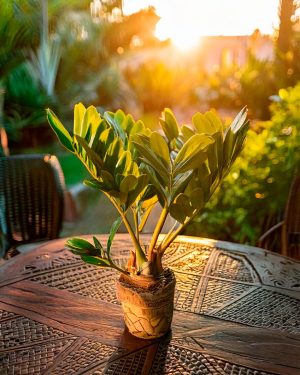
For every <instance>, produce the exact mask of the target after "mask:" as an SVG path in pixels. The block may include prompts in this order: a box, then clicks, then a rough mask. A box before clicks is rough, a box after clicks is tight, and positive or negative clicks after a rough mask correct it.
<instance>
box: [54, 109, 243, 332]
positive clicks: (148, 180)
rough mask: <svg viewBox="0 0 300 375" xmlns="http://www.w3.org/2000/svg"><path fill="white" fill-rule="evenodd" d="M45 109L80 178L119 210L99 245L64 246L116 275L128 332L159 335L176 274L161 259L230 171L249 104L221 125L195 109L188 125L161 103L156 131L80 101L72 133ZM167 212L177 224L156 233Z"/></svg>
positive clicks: (72, 242)
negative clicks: (79, 165) (122, 243)
mask: <svg viewBox="0 0 300 375" xmlns="http://www.w3.org/2000/svg"><path fill="white" fill-rule="evenodd" d="M47 115H48V121H49V123H50V125H51V127H52V129H53V130H54V132H55V133H56V135H57V137H58V139H59V140H60V142H61V143H62V145H63V146H64V147H65V148H66V149H67V150H68V151H70V152H71V153H73V154H75V155H76V156H77V157H78V158H79V159H80V160H81V161H82V162H83V164H84V165H85V167H86V168H87V170H88V172H89V173H90V175H91V178H90V179H87V180H85V181H84V184H86V185H88V186H90V187H92V188H95V189H98V190H99V191H101V192H103V193H104V194H105V195H106V196H107V197H108V199H109V200H110V201H111V203H112V204H113V205H114V206H115V208H116V210H117V211H118V213H119V218H118V219H117V220H116V221H115V222H114V223H113V225H112V227H111V231H110V235H109V237H108V241H107V244H106V245H105V246H103V245H102V244H101V243H100V241H99V240H98V239H97V238H96V237H93V243H92V242H89V241H87V240H85V239H81V238H71V239H69V240H67V242H66V246H67V247H68V248H69V249H70V250H71V251H72V252H73V253H74V254H76V255H78V256H80V257H81V259H82V260H83V261H84V262H87V263H90V264H93V265H96V266H99V267H109V268H112V269H115V270H116V271H118V272H119V273H120V278H119V280H118V281H117V292H118V296H119V298H120V300H121V301H122V306H123V309H124V314H125V322H126V325H127V326H128V328H129V330H130V332H131V333H133V334H134V335H136V336H139V337H143V338H152V337H158V336H161V335H163V334H164V333H165V332H167V331H168V330H169V329H170V324H171V320H172V314H173V296H174V287H175V277H174V274H173V272H172V271H171V270H168V269H164V268H163V265H162V257H163V255H164V254H165V252H166V250H167V249H168V247H169V246H170V244H171V243H172V242H173V241H174V240H175V238H176V236H177V235H178V234H179V233H181V231H182V230H183V229H184V228H185V227H186V226H187V225H188V224H189V223H190V222H191V221H192V220H193V219H194V218H195V217H197V216H198V215H199V214H200V213H201V211H202V209H203V207H204V205H205V204H206V202H208V201H209V199H210V198H211V196H212V194H213V193H214V192H215V191H216V189H217V188H218V186H219V184H220V182H221V181H222V179H223V178H224V177H225V176H226V175H227V174H228V172H229V170H230V168H231V166H232V164H233V162H234V161H235V159H236V157H237V156H238V154H239V153H240V151H241V149H242V147H243V144H244V140H245V136H246V132H247V129H248V124H249V122H248V120H247V110H246V109H245V108H244V109H243V110H241V112H240V113H239V114H238V115H237V116H236V118H235V119H234V120H233V122H232V123H231V125H230V126H227V127H225V126H224V124H223V123H222V121H221V119H220V118H219V117H218V116H217V115H216V113H215V112H213V111H210V112H207V113H205V114H201V113H196V114H195V115H194V116H193V118H192V124H191V125H179V124H178V122H177V120H176V117H175V116H174V114H173V112H172V111H171V110H170V109H165V110H164V111H163V113H162V117H161V118H160V120H159V122H160V130H159V131H152V130H150V129H148V128H147V127H146V126H145V125H144V124H143V122H142V121H140V120H138V121H135V120H134V119H133V117H132V116H131V115H126V114H124V112H123V111H121V110H118V111H116V112H105V113H104V114H103V115H101V114H100V113H99V112H98V111H97V109H96V108H95V107H93V106H90V107H88V108H85V107H84V105H83V104H81V103H79V104H77V105H75V108H74V128H73V132H72V133H70V132H69V131H68V130H67V129H66V128H65V127H64V126H63V125H62V123H61V122H60V120H59V119H58V118H57V117H56V115H55V114H54V113H53V112H52V111H51V110H50V109H48V110H47ZM157 202H159V204H160V205H161V207H162V210H161V214H160V216H159V218H158V220H157V224H156V226H155V228H154V231H153V234H152V238H151V240H150V243H149V244H144V243H142V240H141V238H140V233H141V232H142V230H143V227H144V225H145V223H146V221H147V219H148V217H149V214H150V212H151V210H152V209H153V207H154V206H155V204H156V203H157ZM168 215H170V216H171V217H173V218H174V219H175V220H176V224H175V226H174V227H173V228H172V229H171V230H170V231H169V232H168V233H167V234H165V235H164V236H161V237H160V234H161V232H162V228H163V226H164V223H165V221H166V218H167V217H168ZM122 222H123V223H124V225H125V227H126V229H127V231H128V233H129V235H130V238H131V240H132V249H131V251H130V254H129V258H128V263H127V265H126V267H121V266H120V264H117V263H116V262H114V260H113V256H112V253H111V246H112V242H113V238H114V236H115V233H116V232H117V230H118V228H119V226H120V224H121V223H122ZM168 299H169V302H168ZM166 301H167V303H166ZM160 304H161V306H160ZM150 307H153V308H150ZM133 316H134V319H133ZM141 321H142V322H143V324H142V325H141V324H139V323H140V322H141ZM141 326H143V327H144V329H140V327H141Z"/></svg>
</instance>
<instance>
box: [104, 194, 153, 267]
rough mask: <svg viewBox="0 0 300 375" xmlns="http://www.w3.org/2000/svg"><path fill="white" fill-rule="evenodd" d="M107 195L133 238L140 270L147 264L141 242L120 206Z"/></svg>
mask: <svg viewBox="0 0 300 375" xmlns="http://www.w3.org/2000/svg"><path fill="white" fill-rule="evenodd" d="M105 195H106V196H107V197H108V199H109V200H110V201H111V202H112V203H113V205H114V206H115V207H116V209H117V211H118V212H119V214H120V215H121V217H122V220H123V223H124V225H125V227H126V229H127V231H128V233H129V235H130V237H131V240H132V243H133V245H134V248H135V251H136V260H137V268H140V267H141V265H142V264H143V263H144V262H147V257H146V255H145V253H144V251H143V249H142V248H141V245H140V243H139V241H138V240H137V238H136V236H135V234H134V231H133V229H132V227H131V225H130V223H129V221H128V219H127V216H126V214H125V213H124V212H123V211H122V209H121V208H120V207H119V205H118V204H117V202H116V201H115V200H114V199H113V198H111V197H110V196H109V194H107V193H105Z"/></svg>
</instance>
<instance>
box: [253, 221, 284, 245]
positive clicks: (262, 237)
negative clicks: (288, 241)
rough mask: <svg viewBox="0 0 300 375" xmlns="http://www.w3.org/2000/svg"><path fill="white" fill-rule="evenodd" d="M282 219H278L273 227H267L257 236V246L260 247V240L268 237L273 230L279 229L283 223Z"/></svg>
mask: <svg viewBox="0 0 300 375" xmlns="http://www.w3.org/2000/svg"><path fill="white" fill-rule="evenodd" d="M283 223H284V222H283V221H280V222H279V223H277V224H275V225H273V227H271V228H270V229H268V230H267V231H266V232H265V233H264V234H263V235H262V236H260V237H259V239H258V246H259V247H261V246H260V245H261V244H262V242H263V241H264V240H265V239H266V238H267V237H269V235H270V234H272V233H273V232H275V231H276V230H277V229H279V228H280V227H282V225H283Z"/></svg>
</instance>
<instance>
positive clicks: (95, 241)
mask: <svg viewBox="0 0 300 375" xmlns="http://www.w3.org/2000/svg"><path fill="white" fill-rule="evenodd" d="M93 241H94V245H95V248H96V249H99V250H103V246H102V245H101V242H100V241H99V240H98V238H96V237H95V236H93Z"/></svg>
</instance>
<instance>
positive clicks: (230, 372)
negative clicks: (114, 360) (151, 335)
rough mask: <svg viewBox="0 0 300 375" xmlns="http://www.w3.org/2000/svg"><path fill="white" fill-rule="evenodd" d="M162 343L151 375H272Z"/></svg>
mask: <svg viewBox="0 0 300 375" xmlns="http://www.w3.org/2000/svg"><path fill="white" fill-rule="evenodd" d="M173 342H174V340H172V343H171V344H170V345H166V343H162V344H160V345H159V346H158V349H157V353H156V356H155V360H154V363H153V365H152V368H151V371H150V373H151V375H160V374H170V375H172V374H174V375H175V374H176V375H177V374H186V375H198V374H201V375H219V374H223V375H271V374H270V373H266V372H261V371H258V370H254V369H251V368H246V367H243V366H239V365H236V364H233V363H230V362H227V361H224V360H221V359H218V358H215V357H212V356H211V355H209V354H207V353H201V352H198V351H195V350H192V349H190V348H183V347H179V346H177V345H174V344H173Z"/></svg>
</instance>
